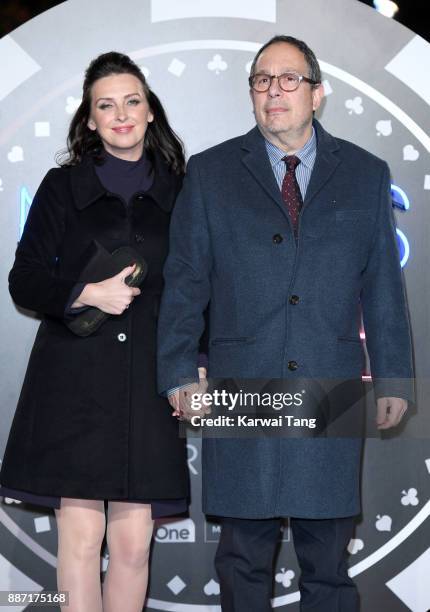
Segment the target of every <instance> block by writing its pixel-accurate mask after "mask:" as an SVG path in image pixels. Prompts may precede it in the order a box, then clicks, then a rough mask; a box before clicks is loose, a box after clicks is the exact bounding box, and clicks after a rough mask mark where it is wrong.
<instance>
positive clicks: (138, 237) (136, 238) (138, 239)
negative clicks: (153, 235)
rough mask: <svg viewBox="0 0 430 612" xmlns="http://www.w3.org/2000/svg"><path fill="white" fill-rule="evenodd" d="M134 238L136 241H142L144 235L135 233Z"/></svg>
mask: <svg viewBox="0 0 430 612" xmlns="http://www.w3.org/2000/svg"><path fill="white" fill-rule="evenodd" d="M134 239H135V240H136V242H143V241H144V240H145V236H144V235H143V234H135V235H134Z"/></svg>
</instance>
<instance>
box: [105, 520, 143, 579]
mask: <svg viewBox="0 0 430 612" xmlns="http://www.w3.org/2000/svg"><path fill="white" fill-rule="evenodd" d="M152 530H153V522H152V521H150V520H148V521H145V523H144V524H143V525H141V526H140V529H139V530H138V531H136V529H134V528H133V527H132V526H131V525H130V529H127V525H123V526H122V528H121V529H115V528H111V527H110V525H109V524H108V527H107V533H106V538H107V545H108V549H109V562H110V563H115V562H119V563H121V564H122V565H126V566H128V567H131V568H135V569H142V568H144V567H145V566H146V565H147V563H148V559H149V553H150V548H151V538H152Z"/></svg>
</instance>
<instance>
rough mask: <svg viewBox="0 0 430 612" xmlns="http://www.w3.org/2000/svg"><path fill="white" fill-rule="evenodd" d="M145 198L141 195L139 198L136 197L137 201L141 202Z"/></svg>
mask: <svg viewBox="0 0 430 612" xmlns="http://www.w3.org/2000/svg"><path fill="white" fill-rule="evenodd" d="M144 198H145V196H144V195H143V194H142V193H140V194H139V195H138V196H136V200H139V201H140V202H141V201H142V200H143V199H144Z"/></svg>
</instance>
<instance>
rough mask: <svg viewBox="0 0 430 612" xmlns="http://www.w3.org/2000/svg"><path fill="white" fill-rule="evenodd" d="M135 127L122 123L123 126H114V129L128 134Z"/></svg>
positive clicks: (118, 132) (119, 132)
mask: <svg viewBox="0 0 430 612" xmlns="http://www.w3.org/2000/svg"><path fill="white" fill-rule="evenodd" d="M133 128H134V125H122V126H121V127H114V128H112V129H113V131H114V132H116V133H117V134H128V132H130V131H131V130H132V129H133Z"/></svg>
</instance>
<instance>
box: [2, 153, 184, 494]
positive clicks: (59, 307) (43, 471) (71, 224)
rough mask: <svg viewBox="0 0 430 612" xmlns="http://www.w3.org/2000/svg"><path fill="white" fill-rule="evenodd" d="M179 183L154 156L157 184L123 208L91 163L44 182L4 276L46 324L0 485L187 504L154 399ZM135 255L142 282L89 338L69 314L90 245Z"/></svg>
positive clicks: (175, 449)
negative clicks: (143, 269)
mask: <svg viewBox="0 0 430 612" xmlns="http://www.w3.org/2000/svg"><path fill="white" fill-rule="evenodd" d="M181 182H182V177H180V176H176V175H175V174H173V173H171V172H170V171H169V169H168V167H167V165H166V164H165V162H164V161H163V160H162V158H161V157H160V156H159V155H156V156H155V160H154V182H153V185H152V187H151V188H150V189H149V190H148V191H147V192H145V193H137V194H135V195H134V196H133V199H132V201H131V202H130V204H129V206H128V207H126V206H125V203H124V202H123V201H122V200H121V199H120V198H119V197H118V196H116V195H114V194H111V193H109V192H107V191H106V189H105V188H104V187H103V186H102V184H101V183H100V181H99V179H98V177H97V175H96V173H95V169H94V161H93V159H92V158H91V157H86V158H84V160H83V161H82V162H81V163H79V164H78V165H76V166H73V167H63V168H54V169H51V170H50V171H49V172H48V173H47V175H46V176H45V178H44V179H43V181H42V183H41V185H40V187H39V189H38V191H37V193H36V195H35V198H34V200H33V204H32V206H31V209H30V213H29V216H28V219H27V223H26V226H25V229H24V233H23V235H22V238H21V241H20V243H19V245H18V249H17V252H16V258H15V263H14V265H13V268H12V270H11V272H10V276H9V287H10V293H11V295H12V298H13V300H14V301H15V302H16V304H18V305H19V306H22V307H24V308H27V309H31V310H34V311H37V312H39V313H41V314H42V315H43V319H42V322H41V324H40V327H39V330H38V332H37V336H36V339H35V342H34V346H33V350H32V352H31V356H30V360H29V364H28V369H27V373H26V376H25V380H24V384H23V388H22V392H21V395H20V399H19V403H18V407H17V410H16V414H15V417H14V420H13V424H12V429H11V432H10V436H9V440H8V443H7V447H6V451H5V455H4V460H3V465H2V470H1V474H0V482H1V483H2V485H4V486H5V487H10V488H14V489H22V490H27V491H30V492H33V493H36V494H40V495H55V496H61V497H75V498H90V499H133V500H142V501H145V500H151V499H173V498H180V497H185V496H187V495H188V490H189V488H188V487H189V485H188V471H187V467H186V444H185V440H184V439H181V438H180V437H179V433H178V423H177V420H176V419H175V418H173V417H172V416H171V409H170V407H169V405H168V402H167V400H166V399H165V398H163V397H160V395H159V394H158V393H157V390H156V358H155V355H156V328H157V316H158V308H159V303H160V295H161V292H162V289H163V277H162V269H163V264H164V261H165V258H166V256H167V250H168V230H169V221H170V213H171V210H172V208H173V205H174V201H175V198H176V195H177V193H178V191H179V189H180V186H181ZM94 240H97V241H98V242H99V243H101V244H102V245H103V246H104V247H105V248H106V249H107V250H108V251H110V252H112V251H114V250H115V249H117V248H119V247H121V246H124V245H131V246H133V247H134V248H135V249H137V250H138V251H139V252H140V253H141V254H142V256H143V257H144V258H145V260H146V261H147V263H148V275H147V277H146V279H145V281H144V283H143V285H142V287H141V290H142V293H141V295H140V296H138V297H136V298H135V299H134V301H133V303H132V304H131V305H130V308H128V309H127V310H125V311H124V313H123V314H122V315H119V316H111V317H109V319H108V320H107V321H106V322H105V323H104V324H103V325H102V326H101V327H100V328H99V330H98V331H97V332H95V333H94V334H93V335H91V336H89V337H87V338H81V337H78V336H75V335H74V334H73V333H72V332H71V331H69V329H68V328H67V327H66V326H65V324H64V312H65V308H66V305H67V303H68V301H69V298H70V294H71V291H72V289H73V287H74V286H75V284H76V282H77V280H78V279H79V275H80V271H81V270H82V269H83V267H84V266H85V264H86V262H87V260H88V253H89V252H90V251H91V247H92V244H93V241H94Z"/></svg>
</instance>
